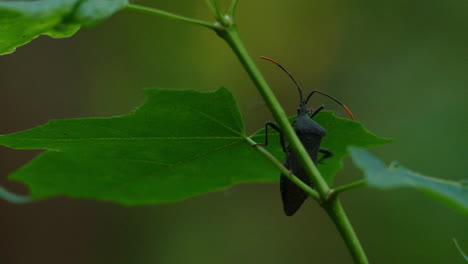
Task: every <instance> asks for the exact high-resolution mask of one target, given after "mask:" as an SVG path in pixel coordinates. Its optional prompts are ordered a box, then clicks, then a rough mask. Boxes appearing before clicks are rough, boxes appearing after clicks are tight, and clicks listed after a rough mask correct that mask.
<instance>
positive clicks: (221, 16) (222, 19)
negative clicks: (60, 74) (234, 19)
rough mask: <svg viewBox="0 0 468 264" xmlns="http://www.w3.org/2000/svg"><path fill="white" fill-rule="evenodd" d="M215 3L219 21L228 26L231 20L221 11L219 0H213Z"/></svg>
mask: <svg viewBox="0 0 468 264" xmlns="http://www.w3.org/2000/svg"><path fill="white" fill-rule="evenodd" d="M213 3H214V9H215V12H216V16H217V17H218V20H219V22H220V23H221V24H222V25H223V26H228V25H229V21H227V19H226V18H225V17H224V15H223V12H222V11H221V8H220V7H219V1H218V0H213Z"/></svg>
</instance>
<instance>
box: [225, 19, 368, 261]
mask: <svg viewBox="0 0 468 264" xmlns="http://www.w3.org/2000/svg"><path fill="white" fill-rule="evenodd" d="M217 33H218V35H219V36H221V37H222V38H223V39H224V40H226V42H227V43H228V44H229V46H230V47H231V48H232V50H233V51H234V53H235V54H236V56H237V58H238V59H239V61H240V62H241V64H242V65H243V66H244V69H245V70H246V71H247V73H248V74H249V76H250V78H251V79H252V81H253V82H254V84H255V86H256V87H257V88H258V90H259V91H260V94H261V95H262V96H263V99H264V100H265V103H266V104H267V106H268V108H269V109H270V111H271V112H272V114H273V117H274V118H275V120H276V122H278V124H279V126H280V128H281V130H282V132H283V135H284V136H285V138H286V140H287V141H288V142H289V144H290V146H291V148H292V150H293V152H294V153H295V154H296V155H297V157H298V158H299V160H300V162H301V164H302V165H303V167H304V170H305V171H306V173H307V174H308V175H309V176H310V177H311V181H312V182H313V183H314V185H315V186H316V188H317V191H318V193H319V194H320V197H321V198H322V200H324V199H326V198H327V195H328V193H329V191H330V188H329V187H328V185H327V183H326V182H325V180H324V179H323V177H322V176H321V174H320V172H319V171H318V170H317V167H316V166H315V165H314V163H313V162H312V160H311V159H310V157H309V155H308V153H307V152H306V150H305V148H304V146H303V145H302V143H301V142H300V140H299V138H298V137H297V135H296V133H295V132H294V130H293V129H292V127H291V125H290V124H289V121H288V118H287V116H286V114H285V112H284V110H283V108H282V107H281V105H280V104H279V102H278V100H277V99H276V97H275V96H274V94H273V92H272V91H271V89H270V87H269V86H268V84H267V83H266V81H265V79H264V78H263V76H262V74H261V73H260V71H259V70H258V68H257V66H256V65H255V63H254V62H253V60H252V58H251V57H250V55H249V54H248V52H247V50H246V49H245V47H244V44H243V43H242V41H241V39H240V37H239V34H238V32H237V29H236V25H235V24H234V23H233V24H232V25H231V26H230V27H228V28H225V29H222V30H218V31H217ZM322 206H323V207H324V208H325V210H326V211H327V213H328V215H329V216H330V218H331V219H332V220H333V222H334V223H335V225H336V227H337V229H338V231H339V232H340V234H341V236H342V238H343V240H344V241H345V243H346V245H347V247H348V249H349V251H350V253H351V256H352V257H353V259H354V262H355V263H356V264H368V261H367V258H366V255H365V253H364V250H363V249H362V247H361V244H360V243H359V240H358V238H357V236H356V233H355V232H354V230H353V227H352V226H351V224H350V222H349V220H348V218H347V216H346V214H345V212H344V210H343V208H342V207H341V204H340V202H339V200H338V199H332V200H328V201H326V202H325V203H324V204H323V205H322Z"/></svg>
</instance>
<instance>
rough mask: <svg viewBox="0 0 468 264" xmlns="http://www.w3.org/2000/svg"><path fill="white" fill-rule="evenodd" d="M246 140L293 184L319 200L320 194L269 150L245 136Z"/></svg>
mask: <svg viewBox="0 0 468 264" xmlns="http://www.w3.org/2000/svg"><path fill="white" fill-rule="evenodd" d="M246 140H247V142H248V143H249V144H250V145H251V146H252V147H255V150H257V151H258V152H260V154H262V155H263V156H265V158H267V159H268V160H269V161H270V162H272V163H273V164H274V165H275V166H276V167H277V168H278V169H279V170H280V171H281V173H282V174H283V175H284V176H286V177H287V178H288V179H289V180H290V181H292V182H293V183H294V184H296V185H297V186H298V187H299V188H301V189H302V190H304V191H305V192H306V193H307V194H308V195H309V196H310V197H312V198H313V199H315V200H317V201H320V195H319V194H318V192H317V191H316V190H314V189H312V188H310V186H309V185H307V184H306V183H304V182H303V181H301V179H299V178H298V177H297V176H296V175H294V174H292V173H291V171H289V170H288V169H287V168H286V167H284V165H283V163H281V162H280V161H279V160H278V159H276V158H275V156H273V155H271V153H270V152H268V151H267V150H266V149H264V148H262V147H260V146H255V145H256V142H255V141H253V140H252V139H251V138H249V137H246Z"/></svg>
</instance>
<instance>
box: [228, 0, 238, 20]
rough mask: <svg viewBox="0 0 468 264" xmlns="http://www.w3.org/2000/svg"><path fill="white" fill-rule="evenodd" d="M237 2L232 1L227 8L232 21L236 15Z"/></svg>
mask: <svg viewBox="0 0 468 264" xmlns="http://www.w3.org/2000/svg"><path fill="white" fill-rule="evenodd" d="M237 2H238V1H237V0H232V2H231V5H230V6H229V11H228V14H229V16H230V17H231V19H234V15H235V14H236V8H237Z"/></svg>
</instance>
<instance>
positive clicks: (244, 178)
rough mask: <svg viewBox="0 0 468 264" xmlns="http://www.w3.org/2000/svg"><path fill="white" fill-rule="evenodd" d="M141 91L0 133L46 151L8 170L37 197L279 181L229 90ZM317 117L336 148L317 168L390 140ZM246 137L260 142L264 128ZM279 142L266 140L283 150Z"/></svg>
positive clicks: (116, 195)
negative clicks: (79, 114) (136, 102)
mask: <svg viewBox="0 0 468 264" xmlns="http://www.w3.org/2000/svg"><path fill="white" fill-rule="evenodd" d="M147 95H148V99H147V100H146V102H145V103H144V105H143V106H141V107H140V108H138V109H137V110H136V111H135V112H133V113H130V114H128V115H124V116H119V117H111V118H80V119H68V120H53V121H50V122H49V123H47V124H46V125H43V126H39V127H36V128H33V129H30V130H26V131H23V132H18V133H14V134H9V135H4V136H0V144H2V145H5V146H8V147H11V148H15V149H45V150H47V151H46V152H44V153H42V154H41V155H39V156H38V157H36V158H35V159H33V160H32V161H31V162H30V163H28V164H27V165H25V166H24V167H22V168H20V169H19V170H18V171H16V172H14V173H13V174H12V175H10V178H11V179H15V180H20V181H22V182H24V183H26V184H27V185H28V186H29V187H30V189H31V196H32V198H34V199H40V198H45V197H50V196H55V195H67V196H70V197H82V198H93V199H100V200H110V201H116V202H120V203H123V204H146V203H160V202H172V201H177V200H181V199H185V198H188V197H191V196H194V195H198V194H202V193H206V192H210V191H216V190H221V189H224V188H227V187H230V186H232V185H234V184H238V183H244V182H274V181H277V180H278V179H279V172H278V169H277V168H276V167H275V166H274V165H273V164H272V163H270V162H269V161H268V160H267V159H265V158H264V157H263V156H261V155H260V154H259V153H258V152H257V151H256V150H255V149H254V148H253V147H252V146H251V143H249V142H250V140H248V138H247V136H246V135H245V130H244V126H243V122H242V118H241V115H240V113H239V110H238V108H237V105H236V102H235V101H234V98H233V97H232V95H231V93H230V92H229V91H228V90H227V89H224V88H223V89H220V90H218V91H216V92H211V93H200V92H196V91H174V90H148V91H147ZM317 120H320V122H321V123H322V125H324V126H325V127H326V128H327V129H328V130H329V134H328V135H327V137H329V138H328V139H327V138H326V139H325V140H324V145H325V146H326V147H327V148H329V149H331V150H332V151H333V152H334V153H335V157H334V158H333V159H330V160H331V161H332V162H330V163H328V160H327V164H326V165H323V166H322V165H321V166H319V167H320V168H322V169H326V168H328V167H326V166H330V167H331V168H330V169H329V170H328V172H333V171H336V170H338V169H339V168H341V166H342V164H341V158H342V157H343V156H344V155H345V154H346V145H347V144H349V142H351V143H353V144H357V143H359V144H361V145H365V146H371V145H376V144H382V143H385V142H388V141H389V140H387V139H380V138H377V137H375V136H373V135H372V134H370V133H369V132H368V131H366V130H365V129H364V128H363V127H362V125H360V124H359V123H356V122H352V121H349V120H346V119H341V118H337V117H336V116H334V115H333V114H332V113H329V112H325V113H321V114H319V116H318V117H317ZM253 138H255V139H257V142H263V136H262V135H261V132H259V133H256V134H255V135H254V136H253ZM277 141H278V140H276V142H275V141H272V144H271V145H270V146H269V147H268V148H269V149H270V150H271V151H272V152H273V153H274V154H275V155H277V156H278V157H283V156H284V153H282V151H281V148H280V146H279V144H278V143H277ZM341 144H343V145H341ZM340 157H341V158H340ZM325 171H327V170H325Z"/></svg>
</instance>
